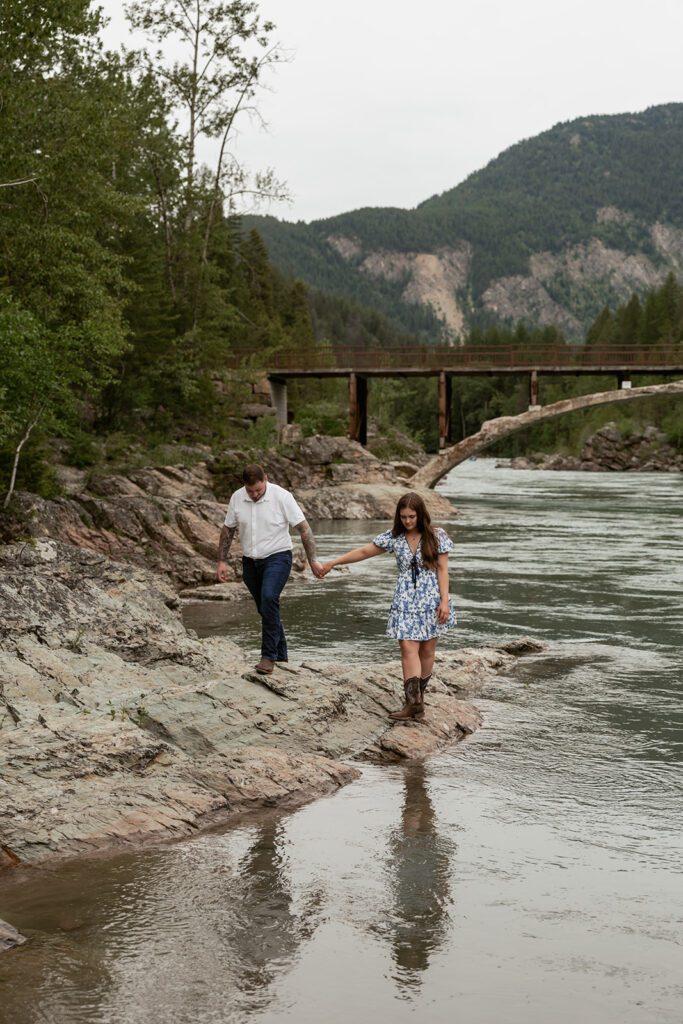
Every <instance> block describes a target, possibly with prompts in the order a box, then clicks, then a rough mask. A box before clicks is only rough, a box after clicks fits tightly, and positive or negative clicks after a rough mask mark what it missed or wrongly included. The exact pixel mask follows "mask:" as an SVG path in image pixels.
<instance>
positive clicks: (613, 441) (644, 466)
mask: <svg viewBox="0 0 683 1024" xmlns="http://www.w3.org/2000/svg"><path fill="white" fill-rule="evenodd" d="M501 465H505V466H507V467H509V468H510V469H554V470H573V471H580V472H587V473H599V472H622V473H681V472H683V452H680V451H678V450H677V449H676V448H674V447H673V445H671V444H670V443H669V441H668V440H667V437H666V434H664V433H663V432H662V431H661V430H658V429H657V427H645V428H644V430H642V431H637V432H634V433H632V434H624V433H622V431H621V430H619V428H618V427H617V425H616V423H607V424H605V426H604V427H601V428H600V430H597V431H596V432H595V433H594V434H593V435H591V437H589V438H588V440H587V441H586V443H585V444H584V446H583V448H582V449H581V453H580V454H579V455H578V456H575V455H560V454H557V453H554V454H550V455H549V454H547V453H545V452H536V453H534V454H533V455H529V456H518V457H517V458H514V459H510V461H509V462H506V463H504V464H503V463H501Z"/></svg>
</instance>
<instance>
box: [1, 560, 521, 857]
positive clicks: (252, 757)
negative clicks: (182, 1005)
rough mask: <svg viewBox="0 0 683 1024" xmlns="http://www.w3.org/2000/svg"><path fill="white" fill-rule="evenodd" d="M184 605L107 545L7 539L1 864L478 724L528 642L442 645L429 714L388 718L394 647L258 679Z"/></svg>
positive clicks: (60, 852) (122, 839)
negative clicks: (387, 654)
mask: <svg viewBox="0 0 683 1024" xmlns="http://www.w3.org/2000/svg"><path fill="white" fill-rule="evenodd" d="M176 604H177V598H176V596H175V593H174V591H173V589H172V588H171V587H170V586H169V585H168V584H166V583H164V582H163V580H161V579H160V578H159V577H156V576H154V575H152V574H151V573H149V572H148V571H146V570H143V569H140V568H137V567H133V566H130V565H124V564H122V563H117V562H114V561H112V560H111V559H109V558H107V557H106V556H105V555H102V554H98V553H96V552H94V551H86V550H83V549H81V548H77V547H73V546H70V545H64V544H61V543H58V542H56V541H52V540H41V541H37V542H35V543H33V544H22V545H9V546H6V547H4V548H0V608H2V617H1V618H0V740H1V742H0V867H6V868H7V867H12V866H16V865H19V864H35V863H40V862H44V861H46V860H49V859H51V858H54V857H56V856H64V855H70V854H76V853H83V852H88V851H92V850H95V849H99V848H102V847H108V846H114V845H117V844H124V843H139V842H143V841H145V840H149V839H157V840H158V839H160V838H172V837H180V836H185V835H188V834H191V833H193V832H195V831H196V830H197V829H199V828H201V827H204V826H207V825H209V824H213V823H217V822H221V821H225V820H228V819H229V818H230V817H231V816H234V815H236V814H239V813H240V812H243V811H245V810H247V809H251V808H258V807H264V806H275V805H278V806H294V805H296V804H297V803H301V802H303V801H305V800H309V799H311V798H312V797H314V796H317V795H319V794H321V793H325V792H329V791H331V790H334V789H335V788H337V787H339V786H341V785H344V784H346V783H348V782H351V781H352V780H353V779H355V778H356V777H357V775H358V770H357V768H356V767H354V765H353V764H352V763H350V761H349V758H351V759H353V758H360V759H370V760H373V761H390V760H391V761H395V760H400V759H402V758H407V757H418V756H419V757H423V756H425V755H426V754H428V753H430V752H432V751H434V750H437V749H438V748H439V747H441V746H443V745H444V744H446V743H450V742H452V741H453V740H457V739H459V738H462V737H463V736H465V735H467V734H468V733H470V732H472V731H473V730H474V729H476V728H477V727H478V725H479V724H480V720H481V719H480V715H479V713H478V712H477V710H476V709H475V708H474V707H473V706H472V705H471V704H469V703H468V702H466V701H465V700H463V699H462V697H463V695H467V694H470V693H473V692H476V691H477V690H478V689H480V688H481V687H482V686H483V685H485V683H486V680H487V679H489V678H491V676H492V675H493V674H495V673H497V672H500V671H503V672H504V671H507V670H509V669H511V668H512V666H513V664H514V660H515V654H518V653H522V652H524V651H525V650H528V649H530V648H529V644H525V643H521V644H520V642H516V643H515V644H513V645H510V646H509V647H508V648H501V649H495V650H494V649H480V650H460V651H458V652H456V653H454V654H444V655H441V656H440V658H439V661H438V663H437V667H436V671H435V678H434V683H433V685H432V687H431V690H430V699H429V708H428V709H427V714H426V716H425V721H424V722H422V723H419V724H418V723H409V724H408V725H403V724H392V723H391V722H390V720H389V719H388V718H387V711H388V710H389V709H391V708H394V707H396V706H397V705H398V704H399V703H400V689H401V686H400V669H399V665H398V663H397V662H396V663H392V664H390V665H381V664H380V665H372V666H366V667H361V668H349V667H346V666H343V665H339V664H336V663H335V664H326V663H324V662H315V663H310V664H302V665H299V666H296V665H290V666H287V667H285V668H284V669H283V668H279V669H278V670H277V672H276V674H274V675H273V676H272V677H262V676H259V675H257V674H256V673H254V671H253V669H252V667H251V665H250V664H249V663H248V661H246V660H245V657H244V655H243V654H242V652H241V651H240V650H239V649H238V648H237V647H236V646H235V645H234V644H233V643H231V642H230V641H229V640H228V639H225V638H213V639H205V640H201V641H200V640H198V639H196V637H194V636H193V635H189V634H188V633H187V632H186V630H185V629H184V628H183V626H182V624H181V621H180V618H179V615H178V612H177V610H176ZM537 647H538V645H536V647H534V645H533V644H532V645H531V649H537ZM510 652H514V653H510ZM341 758H344V760H343V761H342V760H340V759H341Z"/></svg>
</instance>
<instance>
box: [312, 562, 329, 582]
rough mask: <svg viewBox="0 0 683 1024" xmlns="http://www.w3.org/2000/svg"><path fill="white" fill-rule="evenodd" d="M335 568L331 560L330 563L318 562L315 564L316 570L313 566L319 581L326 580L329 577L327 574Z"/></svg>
mask: <svg viewBox="0 0 683 1024" xmlns="http://www.w3.org/2000/svg"><path fill="white" fill-rule="evenodd" d="M333 568H334V562H333V561H332V560H330V561H329V562H322V563H321V562H316V563H315V568H314V567H313V565H311V569H313V572H314V573H315V575H316V577H317V578H318V579H319V580H322V579H324V578H325V577H326V576H327V574H328V572H329V571H330V569H333Z"/></svg>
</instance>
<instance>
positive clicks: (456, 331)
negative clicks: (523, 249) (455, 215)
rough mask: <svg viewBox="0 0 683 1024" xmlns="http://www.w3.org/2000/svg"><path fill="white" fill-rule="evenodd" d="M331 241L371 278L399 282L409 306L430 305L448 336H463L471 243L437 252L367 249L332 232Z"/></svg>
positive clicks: (332, 244) (458, 244) (333, 246)
mask: <svg viewBox="0 0 683 1024" xmlns="http://www.w3.org/2000/svg"><path fill="white" fill-rule="evenodd" d="M327 241H328V244H329V245H330V246H331V247H332V248H333V249H334V250H335V252H337V253H339V255H340V256H341V257H342V259H345V260H353V261H354V262H355V263H356V264H357V268H358V271H359V272H360V273H362V274H366V275H367V276H369V277H374V278H377V279H380V280H383V281H389V282H392V283H399V284H401V286H402V292H401V298H402V300H403V301H404V302H405V303H407V304H408V305H418V306H427V307H428V308H429V309H431V311H432V312H433V313H434V315H435V316H436V318H437V320H439V321H440V322H441V323H442V324H443V329H444V332H445V333H446V335H448V336H449V337H458V336H460V335H461V334H462V333H463V331H464V329H465V326H466V310H465V307H464V304H463V301H462V298H461V296H462V295H463V294H464V293H465V291H466V289H467V287H468V283H469V275H470V270H471V263H472V246H471V245H470V244H469V243H468V242H464V241H461V242H458V243H456V244H455V245H454V246H451V247H448V248H440V249H438V250H437V251H436V252H392V251H381V250H380V251H373V250H371V251H369V252H364V251H363V247H362V245H361V244H360V242H359V241H358V240H357V239H352V238H346V237H344V236H343V235H330V236H329V237H328V239H327Z"/></svg>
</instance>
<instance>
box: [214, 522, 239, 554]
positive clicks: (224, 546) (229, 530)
mask: <svg viewBox="0 0 683 1024" xmlns="http://www.w3.org/2000/svg"><path fill="white" fill-rule="evenodd" d="M235 529H236V527H234V526H224V527H222V529H221V535H220V537H219V539H218V561H219V562H225V561H226V560H227V557H228V552H229V551H230V545H231V544H232V538H233V537H234V536H235Z"/></svg>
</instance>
